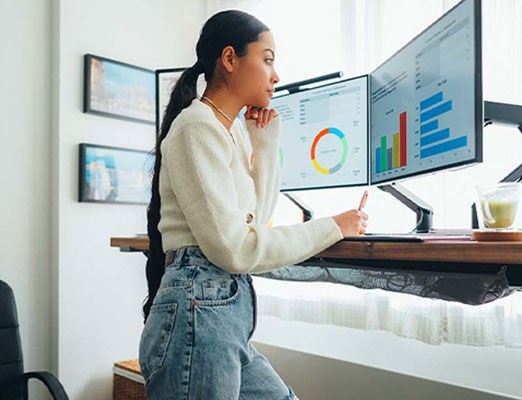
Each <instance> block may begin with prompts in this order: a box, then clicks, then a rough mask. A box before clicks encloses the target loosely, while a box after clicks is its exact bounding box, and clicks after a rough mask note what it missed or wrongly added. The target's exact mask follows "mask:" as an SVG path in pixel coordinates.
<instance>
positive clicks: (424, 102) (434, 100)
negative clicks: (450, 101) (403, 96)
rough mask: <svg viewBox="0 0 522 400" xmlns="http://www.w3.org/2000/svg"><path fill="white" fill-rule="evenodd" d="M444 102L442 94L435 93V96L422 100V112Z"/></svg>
mask: <svg viewBox="0 0 522 400" xmlns="http://www.w3.org/2000/svg"><path fill="white" fill-rule="evenodd" d="M441 101H442V92H438V93H435V94H434V95H433V96H431V97H428V98H427V99H426V100H422V101H421V103H420V110H421V111H422V110H425V109H426V108H430V107H431V106H433V105H435V104H437V103H440V102H441Z"/></svg>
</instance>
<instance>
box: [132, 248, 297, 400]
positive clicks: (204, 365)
mask: <svg viewBox="0 0 522 400" xmlns="http://www.w3.org/2000/svg"><path fill="white" fill-rule="evenodd" d="M172 258H173V260H172V262H171V263H170V264H169V265H167V267H166V270H165V275H164V276H163V278H162V281H161V285H160V288H159V290H158V293H157V295H156V297H155V299H154V303H153V306H152V308H151V311H150V314H149V317H148V318H147V322H146V324H145V327H144V329H143V333H142V336H141V342H140V351H139V359H140V366H141V371H142V374H143V377H144V378H145V382H146V390H147V398H148V400H167V399H169V400H178V399H179V400H182V399H183V400H236V399H239V400H283V399H288V400H292V399H297V397H296V396H295V395H294V394H293V392H292V389H291V388H289V387H288V386H286V385H285V384H284V382H283V381H282V379H281V378H280V377H279V375H278V374H277V372H276V371H275V370H274V369H273V368H272V366H271V365H270V363H269V362H268V360H267V359H266V358H265V357H264V356H263V355H262V354H260V353H259V352H257V350H256V349H255V348H254V346H253V345H252V343H251V342H250V338H251V337H252V334H253V333H254V329H255V325H256V295H255V292H254V288H253V286H252V278H251V277H250V275H248V274H237V275H235V274H229V273H227V272H225V271H223V270H222V269H220V268H218V267H217V266H215V265H213V264H212V263H211V262H210V261H209V260H208V259H207V258H206V257H205V256H204V254H203V253H202V252H201V250H200V249H199V248H197V247H188V248H183V249H178V250H176V251H175V253H174V256H173V257H172Z"/></svg>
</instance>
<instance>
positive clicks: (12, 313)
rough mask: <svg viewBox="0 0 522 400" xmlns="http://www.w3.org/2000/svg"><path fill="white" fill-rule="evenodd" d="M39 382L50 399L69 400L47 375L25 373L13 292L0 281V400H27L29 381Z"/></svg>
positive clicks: (42, 372) (57, 384)
mask: <svg viewBox="0 0 522 400" xmlns="http://www.w3.org/2000/svg"><path fill="white" fill-rule="evenodd" d="M31 378H36V379H38V380H40V381H42V382H43V383H44V384H45V386H47V389H49V392H50V393H51V395H52V397H53V399H55V400H68V399H69V398H68V397H67V394H66V393H65V390H64V388H63V386H62V384H61V383H60V381H58V379H57V378H56V377H55V376H54V375H53V374H51V373H50V372H46V371H38V372H26V373H24V360H23V356H22V343H21V341H20V332H19V331H18V315H17V313H16V303H15V299H14V294H13V290H12V289H11V288H10V287H9V285H8V284H7V283H5V282H4V281H2V280H0V399H2V400H27V399H29V394H28V382H29V379H31Z"/></svg>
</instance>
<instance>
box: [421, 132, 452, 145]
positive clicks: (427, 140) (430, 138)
mask: <svg viewBox="0 0 522 400" xmlns="http://www.w3.org/2000/svg"><path fill="white" fill-rule="evenodd" d="M449 137H450V130H449V128H446V129H442V130H440V131H438V132H435V133H432V134H431V135H426V136H423V137H421V146H428V145H430V144H433V143H435V142H440V141H441V140H445V139H449Z"/></svg>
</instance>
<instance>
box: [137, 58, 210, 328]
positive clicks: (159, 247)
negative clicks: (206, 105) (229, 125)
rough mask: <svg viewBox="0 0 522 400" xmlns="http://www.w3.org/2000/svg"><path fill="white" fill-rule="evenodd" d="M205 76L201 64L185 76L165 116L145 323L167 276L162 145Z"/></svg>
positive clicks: (150, 219) (152, 207)
mask: <svg viewBox="0 0 522 400" xmlns="http://www.w3.org/2000/svg"><path fill="white" fill-rule="evenodd" d="M202 72H203V68H202V66H201V64H200V63H199V62H196V64H194V65H193V66H192V67H191V68H189V69H187V70H185V71H184V72H183V74H181V76H180V78H179V80H178V82H177V83H176V86H175V87H174V89H173V90H172V94H171V96H170V101H169V104H168V105H167V108H166V109H165V113H164V115H163V122H162V123H161V128H160V132H159V136H158V140H157V141H156V146H155V155H156V158H155V161H154V174H153V177H152V196H151V199H150V204H149V207H148V208H147V233H148V236H149V252H148V258H147V265H146V275H147V284H148V289H149V294H148V296H147V298H146V299H145V302H144V304H143V315H144V318H145V321H146V320H147V317H148V316H149V312H150V308H151V306H152V302H153V301H154V297H156V293H157V292H158V289H159V286H160V283H161V278H162V277H163V274H164V273H165V253H164V251H163V244H162V240H161V233H160V232H159V230H158V223H159V221H160V217H161V215H160V207H161V198H160V193H159V173H160V166H161V143H162V142H163V139H165V137H166V136H167V133H168V132H169V129H170V126H171V125H172V122H173V121H174V119H175V118H176V117H177V116H178V115H179V113H180V112H181V111H182V110H183V109H184V108H186V107H188V106H189V105H190V103H191V102H192V100H194V99H195V98H196V97H197V91H196V87H197V80H198V77H199V75H200V74H201V73H202Z"/></svg>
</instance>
